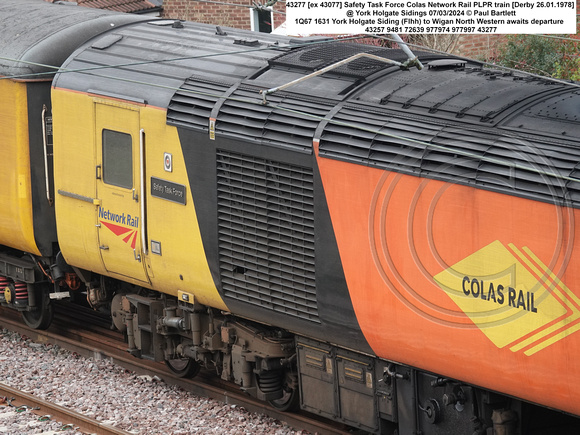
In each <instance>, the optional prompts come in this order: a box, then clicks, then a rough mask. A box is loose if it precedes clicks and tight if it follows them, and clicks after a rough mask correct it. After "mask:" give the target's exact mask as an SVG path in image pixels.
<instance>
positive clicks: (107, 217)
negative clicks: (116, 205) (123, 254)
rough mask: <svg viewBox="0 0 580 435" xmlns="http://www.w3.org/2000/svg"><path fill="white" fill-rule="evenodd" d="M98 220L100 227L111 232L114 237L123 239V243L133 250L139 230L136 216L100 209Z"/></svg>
mask: <svg viewBox="0 0 580 435" xmlns="http://www.w3.org/2000/svg"><path fill="white" fill-rule="evenodd" d="M99 220H100V223H101V224H102V225H104V226H105V227H107V228H108V229H109V230H111V231H112V232H113V233H114V234H115V235H116V236H121V237H123V241H124V242H125V243H129V244H130V245H131V248H132V249H135V245H136V243H137V232H138V229H139V217H138V216H131V215H130V214H127V213H123V214H118V213H112V212H110V211H109V210H105V209H103V208H102V207H100V208H99Z"/></svg>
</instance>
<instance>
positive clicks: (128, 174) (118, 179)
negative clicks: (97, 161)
mask: <svg viewBox="0 0 580 435" xmlns="http://www.w3.org/2000/svg"><path fill="white" fill-rule="evenodd" d="M103 181H104V182H105V183H107V184H112V185H114V186H119V187H124V188H127V189H131V188H132V187H133V145H132V139H131V135H130V134H127V133H121V132H118V131H113V130H106V129H104V130H103Z"/></svg>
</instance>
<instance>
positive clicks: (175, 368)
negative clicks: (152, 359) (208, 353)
mask: <svg viewBox="0 0 580 435" xmlns="http://www.w3.org/2000/svg"><path fill="white" fill-rule="evenodd" d="M165 364H167V367H169V369H170V370H171V371H172V372H173V373H175V374H176V375H177V376H179V377H180V378H193V377H194V376H195V375H197V374H198V373H199V370H200V368H201V367H200V365H199V364H198V363H197V362H196V361H194V360H192V359H191V358H176V359H166V360H165Z"/></svg>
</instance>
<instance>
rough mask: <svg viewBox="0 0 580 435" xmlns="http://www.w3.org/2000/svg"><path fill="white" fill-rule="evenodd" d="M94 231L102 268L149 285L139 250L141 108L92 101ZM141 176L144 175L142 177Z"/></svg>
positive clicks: (141, 228)
mask: <svg viewBox="0 0 580 435" xmlns="http://www.w3.org/2000/svg"><path fill="white" fill-rule="evenodd" d="M95 120H96V129H95V132H96V140H95V143H96V148H97V149H96V158H97V165H96V177H97V198H98V199H99V200H100V204H99V206H98V207H97V232H98V242H99V250H100V254H101V258H102V261H103V265H104V266H105V269H106V270H107V271H108V272H109V273H112V274H118V275H123V276H126V277H130V278H133V279H135V280H139V281H143V282H148V281H149V280H148V277H147V272H146V268H145V259H144V256H145V255H146V253H145V252H144V249H143V247H144V246H145V247H146V246H147V243H146V241H145V237H144V236H145V233H144V232H143V231H145V230H144V228H145V227H144V222H143V221H144V213H145V207H144V204H143V203H142V201H143V199H144V198H142V192H144V189H141V182H142V180H144V174H142V171H143V172H144V170H145V167H144V158H143V157H142V153H143V152H144V148H143V147H144V145H143V142H144V133H143V131H142V130H141V129H140V122H139V107H138V106H137V107H133V106H130V105H123V104H121V103H118V104H115V103H107V104H105V103H99V102H96V103H95ZM142 175H143V176H142Z"/></svg>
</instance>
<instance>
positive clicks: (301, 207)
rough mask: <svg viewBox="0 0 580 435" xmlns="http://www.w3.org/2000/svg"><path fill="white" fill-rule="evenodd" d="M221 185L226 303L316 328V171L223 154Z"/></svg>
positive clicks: (220, 154) (220, 222) (221, 247)
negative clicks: (239, 303)
mask: <svg viewBox="0 0 580 435" xmlns="http://www.w3.org/2000/svg"><path fill="white" fill-rule="evenodd" d="M217 185H218V230H219V258H220V272H221V277H222V285H223V290H224V293H225V295H226V296H227V297H230V298H233V299H236V300H239V301H243V302H247V303H250V304H253V305H257V306H259V307H262V308H266V309H270V310H272V311H276V312H279V313H283V314H286V315H290V316H294V317H298V318H301V319H305V320H310V321H314V322H319V320H318V306H317V302H316V286H315V265H314V190H313V173H312V169H310V168H303V167H299V166H294V165H289V164H286V163H280V162H275V161H271V160H265V159H261V158H256V157H252V156H247V155H242V154H237V153H232V152H229V151H223V150H218V151H217Z"/></svg>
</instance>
